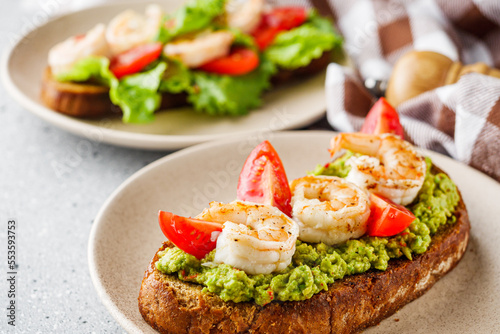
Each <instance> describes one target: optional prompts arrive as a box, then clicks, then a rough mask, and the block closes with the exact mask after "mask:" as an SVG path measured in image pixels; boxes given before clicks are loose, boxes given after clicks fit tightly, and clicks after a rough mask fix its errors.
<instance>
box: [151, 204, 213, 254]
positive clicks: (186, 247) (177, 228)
mask: <svg viewBox="0 0 500 334" xmlns="http://www.w3.org/2000/svg"><path fill="white" fill-rule="evenodd" d="M158 221H159V223H160V228H161V230H162V232H163V234H164V235H165V236H166V237H167V238H168V240H170V241H171V242H172V243H174V245H176V246H177V247H179V248H180V249H182V250H183V251H185V252H186V253H188V254H191V255H194V256H196V258H197V259H202V258H204V257H205V256H206V255H207V254H208V253H210V251H212V250H213V249H215V246H216V244H217V237H218V236H219V234H220V232H222V224H219V223H213V222H207V221H204V220H200V219H194V218H186V217H181V216H177V215H174V214H173V213H171V212H165V211H160V212H159V214H158Z"/></svg>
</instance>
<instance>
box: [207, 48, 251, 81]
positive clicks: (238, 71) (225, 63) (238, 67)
mask: <svg viewBox="0 0 500 334" xmlns="http://www.w3.org/2000/svg"><path fill="white" fill-rule="evenodd" d="M259 61H260V60H259V56H258V55H257V52H255V51H253V50H251V49H245V48H236V49H234V50H233V51H231V53H230V54H229V55H227V56H226V57H222V58H218V59H215V60H212V61H211V62H209V63H206V64H204V65H202V66H200V69H201V70H203V71H206V72H211V73H217V74H227V75H234V76H236V75H243V74H247V73H249V72H252V71H253V70H255V69H256V68H257V66H259Z"/></svg>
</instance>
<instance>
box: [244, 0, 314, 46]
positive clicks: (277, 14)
mask: <svg viewBox="0 0 500 334" xmlns="http://www.w3.org/2000/svg"><path fill="white" fill-rule="evenodd" d="M306 20H307V11H306V9H305V8H303V7H279V8H275V9H273V10H272V11H271V12H270V13H268V14H265V15H264V16H263V17H262V20H261V22H260V24H259V26H258V27H257V29H255V31H254V32H252V36H253V37H254V38H255V42H256V43H257V45H258V46H259V48H260V49H261V50H264V49H265V48H267V47H268V46H269V45H271V44H272V42H273V41H274V39H275V38H276V36H277V35H278V34H279V33H280V32H282V31H286V30H290V29H292V28H295V27H298V26H300V25H301V24H302V23H304V22H305V21H306Z"/></svg>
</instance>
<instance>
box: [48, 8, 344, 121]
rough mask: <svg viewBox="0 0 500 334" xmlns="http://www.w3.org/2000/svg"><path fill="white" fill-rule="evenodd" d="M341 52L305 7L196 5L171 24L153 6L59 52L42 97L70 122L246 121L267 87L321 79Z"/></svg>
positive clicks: (326, 24)
mask: <svg viewBox="0 0 500 334" xmlns="http://www.w3.org/2000/svg"><path fill="white" fill-rule="evenodd" d="M340 44H341V39H340V38H339V36H337V35H336V33H335V30H334V28H333V25H332V23H331V22H330V21H328V20H327V19H324V18H321V17H320V16H318V15H317V14H316V12H315V11H314V10H308V9H306V8H303V7H281V8H272V7H270V6H269V5H267V4H266V3H265V0H248V1H244V2H242V1H226V0H193V1H190V2H188V3H187V4H186V5H185V6H184V7H182V8H180V9H178V10H177V11H176V12H175V13H174V14H172V15H169V14H165V13H164V12H163V10H162V9H161V8H160V7H159V6H158V5H149V6H148V7H147V8H146V12H145V15H141V14H138V13H136V12H134V11H131V10H128V11H125V12H123V13H121V14H119V15H118V16H117V17H115V18H114V19H112V20H111V22H109V23H108V24H107V25H104V24H98V25H96V26H95V27H94V28H92V29H91V30H90V31H88V32H87V33H85V34H83V35H78V36H73V37H71V38H69V39H68V40H66V41H64V42H62V43H60V44H57V45H55V46H54V47H53V48H52V49H51V50H50V52H49V56H48V63H49V66H48V67H47V69H46V71H45V74H44V78H43V83H42V92H41V97H42V100H43V102H44V103H45V104H46V105H47V106H48V107H50V108H51V109H54V110H56V111H59V112H62V113H64V114H67V115H71V116H75V117H99V116H105V115H107V114H109V113H111V112H112V111H115V112H122V113H123V121H124V122H131V123H143V122H149V121H151V120H152V119H153V114H154V112H155V111H156V110H158V109H166V108H171V107H177V106H181V105H185V104H191V105H192V106H193V108H194V109H196V110H197V111H200V112H204V113H208V114H210V115H243V114H246V113H247V112H248V111H249V110H251V109H252V108H256V107H258V106H259V105H260V104H261V95H262V93H263V92H264V91H265V90H266V89H268V88H270V85H271V82H273V83H280V82H285V81H288V80H290V79H292V78H296V77H301V76H304V75H309V74H314V73H317V72H319V71H320V70H323V69H324V68H325V67H326V66H327V64H328V63H329V62H330V60H331V54H332V51H333V50H334V49H335V48H337V47H339V46H340Z"/></svg>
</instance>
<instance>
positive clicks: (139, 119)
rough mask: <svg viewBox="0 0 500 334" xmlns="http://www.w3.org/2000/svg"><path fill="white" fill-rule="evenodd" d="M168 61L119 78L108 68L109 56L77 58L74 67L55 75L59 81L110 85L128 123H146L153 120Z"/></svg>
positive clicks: (113, 96) (114, 101)
mask: <svg viewBox="0 0 500 334" xmlns="http://www.w3.org/2000/svg"><path fill="white" fill-rule="evenodd" d="M166 67H167V64H166V63H165V62H158V63H157V64H156V65H155V66H154V67H152V68H151V69H149V70H147V71H144V72H141V73H137V74H133V75H129V76H126V77H124V78H123V79H121V80H118V79H117V78H116V77H115V76H114V75H113V73H112V72H111V71H110V70H109V59H107V58H105V57H87V58H84V59H82V60H80V61H78V62H77V63H76V64H75V65H74V66H73V67H72V69H71V70H69V71H67V72H64V73H61V74H59V75H57V76H56V80H58V81H73V82H95V83H98V84H100V85H104V86H107V87H109V97H110V99H111V102H113V104H115V105H117V106H119V107H120V108H121V109H122V111H123V121H124V122H125V123H147V122H151V121H152V120H153V118H154V117H153V114H154V112H155V110H156V109H158V107H159V105H160V102H161V96H160V94H159V93H158V87H159V86H160V79H161V77H162V75H163V72H165V69H166Z"/></svg>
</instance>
